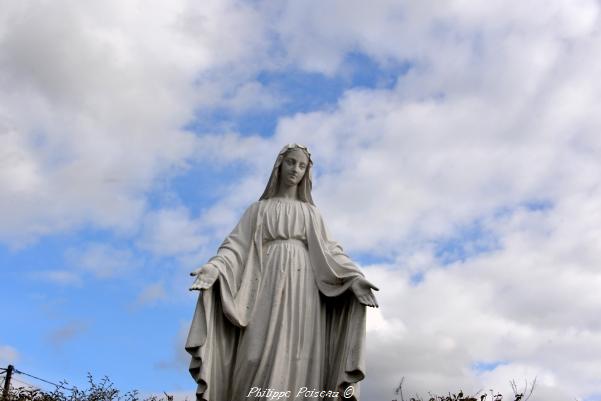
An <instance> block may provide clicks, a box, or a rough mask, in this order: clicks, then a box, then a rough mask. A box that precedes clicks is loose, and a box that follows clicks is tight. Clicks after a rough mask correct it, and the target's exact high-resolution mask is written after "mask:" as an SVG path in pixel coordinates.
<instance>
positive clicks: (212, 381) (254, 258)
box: [186, 144, 377, 401]
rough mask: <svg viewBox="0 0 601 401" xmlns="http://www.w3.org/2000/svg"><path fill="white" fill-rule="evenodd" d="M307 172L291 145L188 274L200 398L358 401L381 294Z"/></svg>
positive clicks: (298, 149)
mask: <svg viewBox="0 0 601 401" xmlns="http://www.w3.org/2000/svg"><path fill="white" fill-rule="evenodd" d="M311 167H312V161H311V155H310V154H309V151H308V150H307V148H306V147H304V146H301V145H297V144H291V145H287V146H285V147H284V148H283V149H282V150H281V151H280V153H279V154H278V157H277V159H276V161H275V165H274V166H273V171H272V172H271V177H270V178H269V182H268V183H267V188H266V189H265V192H264V193H263V195H262V196H261V198H260V199H259V201H257V202H255V203H253V204H252V205H250V207H249V208H248V209H247V210H246V212H245V213H244V215H243V216H242V218H241V219H240V222H239V223H238V225H237V226H236V227H235V228H234V230H233V231H232V232H231V234H230V235H228V236H227V238H226V239H225V240H224V241H223V243H222V244H221V246H220V247H219V250H218V251H217V255H216V256H214V257H213V258H211V259H210V260H209V261H208V262H207V263H206V264H205V265H203V266H202V267H201V268H199V269H197V270H196V271H194V272H192V273H191V274H192V275H193V276H196V280H195V281H194V283H193V284H192V287H191V288H190V289H191V290H201V291H202V292H201V294H200V296H199V298H198V303H197V305H196V311H195V312H194V318H193V320H192V326H191V327H190V332H189V334H188V339H187V342H186V350H187V351H188V353H190V355H191V356H192V362H191V363H190V373H191V374H192V377H193V378H194V380H196V383H197V384H198V386H197V389H196V398H197V400H203V401H205V400H206V401H244V400H276V399H277V400H294V399H299V400H300V399H302V400H336V399H350V400H357V399H358V390H359V389H358V383H359V381H361V380H362V379H363V378H364V377H365V367H364V360H363V353H364V341H365V307H366V306H371V307H377V302H376V298H375V297H374V294H373V292H372V289H374V290H377V288H376V287H375V286H374V285H373V284H371V283H370V282H369V281H367V280H366V279H365V277H364V276H363V273H362V272H361V271H360V270H359V268H358V267H357V266H356V265H355V264H354V263H353V262H352V261H351V260H350V259H349V258H348V256H346V255H345V254H344V253H343V251H342V248H341V247H340V245H338V243H336V242H335V241H333V240H332V239H331V238H330V236H329V234H328V232H327V230H326V228H325V225H324V223H323V220H322V218H321V215H320V214H319V211H318V210H317V208H316V207H315V205H314V204H313V199H312V197H311Z"/></svg>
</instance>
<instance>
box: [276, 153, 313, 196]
mask: <svg viewBox="0 0 601 401" xmlns="http://www.w3.org/2000/svg"><path fill="white" fill-rule="evenodd" d="M308 165H309V159H308V158H307V155H306V154H305V152H303V151H302V150H299V149H295V150H292V151H290V152H288V153H287V154H286V156H284V160H282V165H281V166H280V182H281V183H282V184H283V185H286V186H289V187H291V186H295V185H298V183H299V182H301V180H302V179H303V177H304V175H305V171H306V170H307V166H308Z"/></svg>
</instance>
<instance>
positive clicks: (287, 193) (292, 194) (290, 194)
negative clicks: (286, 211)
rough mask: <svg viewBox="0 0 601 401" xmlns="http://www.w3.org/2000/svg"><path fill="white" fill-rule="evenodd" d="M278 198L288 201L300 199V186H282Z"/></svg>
mask: <svg viewBox="0 0 601 401" xmlns="http://www.w3.org/2000/svg"><path fill="white" fill-rule="evenodd" d="M277 196H278V197H280V198H286V199H298V185H292V186H286V185H280V188H279V189H278V193H277Z"/></svg>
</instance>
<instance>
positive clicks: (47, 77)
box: [0, 0, 601, 401]
mask: <svg viewBox="0 0 601 401" xmlns="http://www.w3.org/2000/svg"><path fill="white" fill-rule="evenodd" d="M600 12H601V3H600V2H599V1H593V0H544V1H543V0H529V1H523V0H519V1H518V0H504V1H501V0H489V1H486V2H482V1H466V0H449V1H446V2H439V1H436V2H435V1H429V0H423V1H413V2H399V1H393V0H374V1H370V2H369V4H368V3H367V2H363V1H359V0H344V1H343V0H338V1H335V0H332V1H329V0H328V1H323V0H321V1H316V0H306V1H297V2H293V1H280V2H268V1H261V0H254V1H233V0H205V1H202V2H199V1H192V0H173V1H169V2H164V1H136V0H126V1H123V0H106V1H102V2H93V1H80V0H56V1H43V0H38V1H30V0H22V1H10V0H0V165H1V168H0V188H1V189H0V221H1V224H0V295H1V298H2V299H3V308H2V314H1V316H2V318H1V319H0V366H2V367H5V366H6V365H8V364H9V363H12V364H14V365H15V367H16V368H17V369H19V370H21V371H23V372H27V373H30V374H32V375H35V376H37V377H40V378H44V379H46V380H50V381H53V382H58V381H59V380H67V381H68V382H69V383H70V384H71V385H77V386H81V387H85V384H86V374H87V373H88V372H90V373H92V374H93V376H94V377H96V378H101V377H103V376H105V375H106V376H108V377H109V378H110V379H111V380H112V381H113V382H114V383H115V386H116V387H117V388H120V389H123V390H130V389H138V390H140V391H141V392H142V393H143V394H162V392H163V391H166V392H168V393H170V394H175V395H177V397H178V398H179V399H184V398H185V397H186V396H190V395H191V394H193V392H194V390H195V384H194V382H193V380H192V379H191V377H190V376H189V374H188V372H187V367H188V363H189V360H188V357H187V355H186V353H185V351H184V350H183V344H184V342H185V338H186V335H187V330H188V325H189V323H190V320H191V317H192V313H193V309H194V306H195V302H196V297H197V294H195V293H191V292H189V291H188V290H187V288H188V287H189V285H190V284H191V278H190V276H189V275H188V273H189V272H190V271H192V270H193V269H195V268H196V267H198V266H200V265H202V264H203V263H204V262H205V261H206V260H207V259H208V258H210V257H211V256H212V255H214V253H215V251H216V249H217V247H218V246H219V244H220V242H221V241H222V240H223V238H224V237H225V236H226V235H227V234H228V233H229V231H230V230H231V229H232V228H233V226H234V225H235V223H236V222H237V220H238V218H239V217H240V216H241V214H242V212H243V211H244V209H245V208H246V207H247V206H248V205H249V204H250V203H251V202H253V201H255V200H257V199H258V197H259V196H260V194H261V193H262V190H263V188H264V186H265V184H266V182H267V179H268V176H269V173H270V170H271V166H272V164H273V161H274V158H275V156H276V154H277V152H278V151H279V149H280V148H281V147H282V146H283V145H284V144H287V143H294V142H297V143H302V144H305V145H307V146H308V147H309V149H310V151H311V154H312V158H313V161H314V187H313V188H314V191H313V198H314V200H315V203H316V205H317V206H318V208H319V209H320V211H321V213H322V215H323V216H324V219H325V221H326V224H327V226H328V228H329V231H330V232H331V234H332V237H333V238H335V239H336V240H337V241H339V242H340V243H341V244H342V245H343V247H344V249H345V251H346V252H347V253H348V254H349V255H350V256H351V257H352V258H353V260H354V261H355V262H356V263H357V264H358V265H359V266H360V267H361V268H362V269H363V271H364V273H365V275H366V276H367V278H368V279H369V280H370V281H372V282H374V283H375V284H376V285H377V286H378V287H379V288H380V291H379V292H378V293H377V297H378V300H379V303H380V308H379V309H377V310H370V311H369V313H368V322H367V343H366V344H367V345H366V347H367V348H366V349H367V352H366V364H367V377H366V379H365V380H364V381H363V384H362V389H361V394H362V399H364V400H366V401H369V400H390V399H393V398H395V396H394V393H393V392H394V389H395V388H396V387H397V386H398V384H399V382H400V381H401V379H402V378H404V379H403V380H404V382H403V383H404V389H405V391H406V393H405V394H407V393H411V394H414V393H421V394H423V395H427V393H428V391H431V392H438V393H447V392H449V391H451V392H453V391H457V390H459V389H463V390H464V391H465V392H467V393H475V392H477V391H478V390H484V391H488V389H491V388H493V389H495V390H497V391H500V392H503V393H504V394H507V395H508V396H509V395H510V394H511V390H510V387H509V381H510V380H515V381H516V382H517V383H518V386H520V387H521V386H522V385H523V383H524V382H528V383H531V382H532V381H533V380H534V379H535V378H536V389H535V392H534V394H533V397H532V398H531V400H539V401H540V400H545V401H562V400H574V399H577V400H583V401H595V400H601V318H600V317H599V316H601V315H600V314H599V310H601V268H600V266H601V208H600V207H599V205H600V204H601V163H600V162H599V160H601V135H600V132H601V114H599V112H598V110H599V109H601V80H600V79H599V77H600V76H601V19H600V18H601V16H600ZM15 379H18V380H20V381H23V382H27V383H30V384H33V385H35V386H39V387H42V388H48V387H47V385H46V384H44V383H42V382H39V381H36V380H34V379H33V378H30V377H27V376H23V375H17V376H15Z"/></svg>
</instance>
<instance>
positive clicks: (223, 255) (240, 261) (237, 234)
mask: <svg viewBox="0 0 601 401" xmlns="http://www.w3.org/2000/svg"><path fill="white" fill-rule="evenodd" d="M256 209H257V202H255V203H253V204H252V205H251V206H250V207H248V208H247V209H246V211H245V212H244V214H243V215H242V217H241V218H240V221H239V222H238V224H237V225H236V227H234V229H233V230H232V232H231V233H230V234H229V235H228V236H227V237H226V238H225V240H224V241H223V242H222V243H221V245H220V246H219V249H218V250H217V254H216V255H215V256H213V257H212V258H211V259H210V260H209V261H208V264H211V265H213V266H215V267H216V268H217V270H218V271H219V279H218V280H219V282H220V283H219V285H220V287H222V288H221V290H222V291H223V290H225V291H226V292H227V293H229V294H231V295H232V296H234V297H235V295H236V293H237V291H238V289H239V288H240V286H241V281H242V277H243V274H242V273H243V270H244V266H245V264H246V262H247V260H248V256H249V254H250V252H252V245H253V234H254V231H255V228H256V217H257V216H256Z"/></svg>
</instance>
